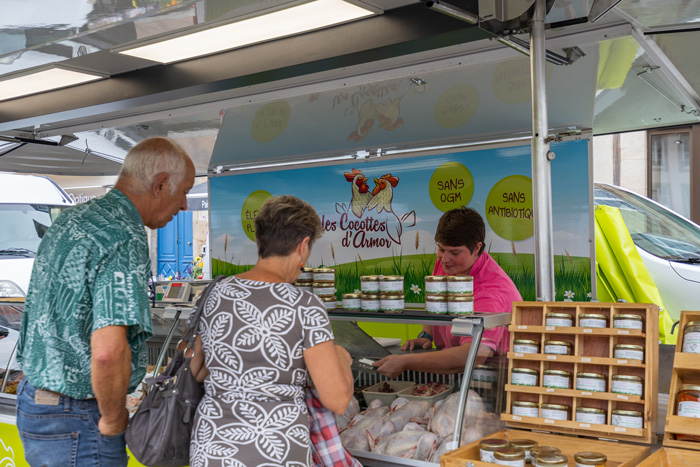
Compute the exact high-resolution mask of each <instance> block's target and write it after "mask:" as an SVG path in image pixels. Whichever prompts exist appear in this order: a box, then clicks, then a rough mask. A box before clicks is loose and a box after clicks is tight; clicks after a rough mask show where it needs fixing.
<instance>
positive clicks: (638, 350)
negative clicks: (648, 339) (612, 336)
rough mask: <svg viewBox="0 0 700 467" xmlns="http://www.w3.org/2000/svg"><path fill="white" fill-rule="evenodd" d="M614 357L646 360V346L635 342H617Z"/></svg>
mask: <svg viewBox="0 0 700 467" xmlns="http://www.w3.org/2000/svg"><path fill="white" fill-rule="evenodd" d="M613 349H614V352H613V357H614V358H620V359H625V360H640V361H644V347H642V346H641V345H634V344H615V347H613Z"/></svg>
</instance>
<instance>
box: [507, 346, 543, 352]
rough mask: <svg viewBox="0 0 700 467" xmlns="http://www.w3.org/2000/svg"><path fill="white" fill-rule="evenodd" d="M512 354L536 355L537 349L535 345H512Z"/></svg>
mask: <svg viewBox="0 0 700 467" xmlns="http://www.w3.org/2000/svg"><path fill="white" fill-rule="evenodd" d="M513 352H520V353H538V352H539V349H538V348H537V346H536V345H527V344H514V345H513Z"/></svg>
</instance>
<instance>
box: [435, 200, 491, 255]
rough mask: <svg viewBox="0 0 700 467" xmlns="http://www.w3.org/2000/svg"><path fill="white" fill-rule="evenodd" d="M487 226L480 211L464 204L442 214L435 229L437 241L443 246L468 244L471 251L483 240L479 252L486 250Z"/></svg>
mask: <svg viewBox="0 0 700 467" xmlns="http://www.w3.org/2000/svg"><path fill="white" fill-rule="evenodd" d="M485 240H486V226H485V225H484V220H483V219H482V218H481V216H480V215H479V213H478V212H476V210H474V209H472V208H468V207H466V206H462V207H461V208H457V209H452V210H451V211H447V212H446V213H445V214H443V215H442V217H441V218H440V221H439V222H438V226H437V230H436V231H435V241H436V242H439V243H440V244H442V245H443V246H466V247H467V248H469V251H474V250H475V249H476V246H477V243H479V242H481V248H480V249H479V254H481V253H483V251H484V244H485V243H486V242H485Z"/></svg>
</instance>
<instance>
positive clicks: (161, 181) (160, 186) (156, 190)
mask: <svg viewBox="0 0 700 467" xmlns="http://www.w3.org/2000/svg"><path fill="white" fill-rule="evenodd" d="M169 178H170V175H168V173H167V172H160V173H159V174H156V176H155V177H154V178H153V185H151V191H152V192H153V196H154V197H156V198H158V197H159V196H160V194H161V192H162V191H163V190H164V189H165V185H167V184H168V179H169Z"/></svg>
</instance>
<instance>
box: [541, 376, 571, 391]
mask: <svg viewBox="0 0 700 467" xmlns="http://www.w3.org/2000/svg"><path fill="white" fill-rule="evenodd" d="M542 385H543V386H544V387H546V388H557V389H569V378H568V377H566V376H557V375H544V380H543V383H542Z"/></svg>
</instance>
